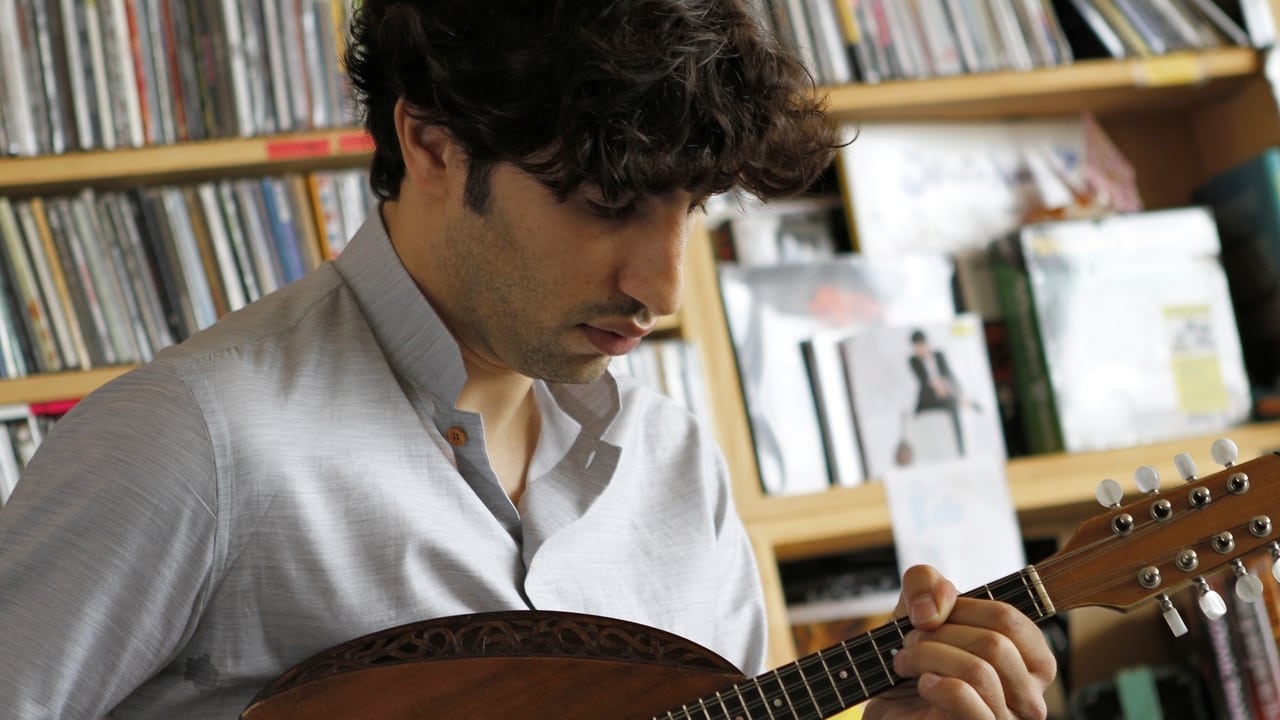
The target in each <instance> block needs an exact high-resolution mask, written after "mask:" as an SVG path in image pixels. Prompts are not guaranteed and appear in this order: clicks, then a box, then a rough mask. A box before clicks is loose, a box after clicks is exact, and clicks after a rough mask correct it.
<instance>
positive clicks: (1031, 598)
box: [654, 566, 1054, 720]
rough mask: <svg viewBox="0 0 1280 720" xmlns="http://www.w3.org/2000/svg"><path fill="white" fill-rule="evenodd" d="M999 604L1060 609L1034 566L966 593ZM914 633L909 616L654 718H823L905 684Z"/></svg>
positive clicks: (1048, 611) (1030, 610)
mask: <svg viewBox="0 0 1280 720" xmlns="http://www.w3.org/2000/svg"><path fill="white" fill-rule="evenodd" d="M965 597H980V598H988V599H991V600H999V601H1002V602H1006V603H1009V604H1010V605H1013V606H1014V607H1016V608H1018V609H1019V610H1020V611H1022V613H1023V614H1025V615H1026V616H1027V617H1030V618H1031V619H1032V620H1035V621H1036V622H1039V621H1040V620H1043V619H1045V618H1047V617H1049V616H1050V615H1053V613H1054V609H1053V607H1052V606H1051V605H1050V604H1049V602H1048V599H1047V597H1046V596H1045V594H1044V590H1043V588H1042V587H1041V586H1040V583H1039V576H1038V575H1037V573H1036V569H1035V567H1034V566H1029V567H1027V568H1026V569H1024V570H1020V571H1018V572H1016V573H1014V574H1012V575H1009V576H1006V577H1004V578H1001V579H1000V580H997V581H995V582H993V583H990V584H988V585H983V586H982V587H980V588H978V589H976V590H973V591H971V592H968V593H965ZM910 630H911V623H910V621H908V620H907V619H906V618H903V619H900V620H895V621H893V622H890V623H888V624H885V625H882V626H880V627H878V628H876V629H874V630H872V631H871V632H868V633H866V634H864V635H859V636H856V637H853V638H851V639H849V640H845V641H844V642H841V643H839V644H837V645H833V646H832V647H829V648H826V649H824V650H821V651H819V652H817V653H814V654H812V655H806V656H805V657H802V658H800V659H799V660H797V661H795V662H793V663H790V664H788V665H783V666H781V667H778V668H776V669H774V670H770V671H769V672H766V673H765V674H763V675H758V676H756V677H754V678H752V679H750V680H746V681H744V682H741V683H738V684H737V685H733V686H732V687H728V688H725V689H724V690H721V691H719V692H717V693H716V694H715V695H711V696H708V697H704V698H701V699H700V700H698V701H697V702H694V703H691V704H689V705H686V706H684V707H682V708H680V709H679V710H674V711H672V712H669V713H667V714H666V715H661V716H658V717H655V718H654V720H689V719H690V718H696V719H699V720H822V719H823V718H829V717H831V716H832V715H835V714H836V713H838V712H840V711H841V710H845V709H848V708H851V707H853V706H854V705H857V704H858V703H860V702H863V701H864V700H868V699H870V698H872V697H875V696H876V695H878V694H880V693H882V692H884V691H886V690H889V689H890V688H892V687H894V686H896V685H898V684H900V683H902V682H903V679H902V678H901V677H899V676H898V674H897V673H895V672H894V671H893V656H894V654H895V653H897V652H898V651H899V650H901V649H902V643H903V640H904V639H905V638H906V634H907V632H908V631H910Z"/></svg>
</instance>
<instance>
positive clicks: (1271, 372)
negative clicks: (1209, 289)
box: [1192, 147, 1280, 388]
mask: <svg viewBox="0 0 1280 720" xmlns="http://www.w3.org/2000/svg"><path fill="white" fill-rule="evenodd" d="M1192 200H1193V201H1195V202H1197V203H1201V204H1204V205H1207V206H1209V208H1210V209H1212V211H1213V218H1214V222H1215V223H1216V224H1217V228H1218V238H1219V240H1220V241H1221V243H1222V267H1223V269H1224V271H1225V272H1226V274H1227V282H1228V285H1229V287H1230V290H1231V303H1232V306H1233V307H1234V308H1235V313H1236V322H1237V323H1238V324H1239V327H1240V342H1241V345H1242V346H1243V351H1244V361H1245V367H1246V368H1248V371H1249V379H1250V381H1251V382H1252V383H1253V384H1254V385H1255V386H1257V387H1262V388H1274V387H1276V386H1277V384H1278V383H1280V148H1276V147H1271V148H1267V149H1266V150H1264V151H1263V152H1262V153H1260V154H1258V155H1255V156H1254V157H1251V158H1249V159H1247V160H1245V161H1244V162H1242V163H1239V164H1237V165H1236V166H1234V167H1232V168H1230V169H1228V170H1226V171H1224V172H1222V173H1219V174H1218V175H1216V176H1215V177H1213V178H1211V179H1210V180H1208V181H1207V182H1205V183H1204V184H1202V185H1201V186H1199V187H1198V188H1196V190H1195V191H1194V192H1193V193H1192Z"/></svg>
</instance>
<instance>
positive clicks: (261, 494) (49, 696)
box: [0, 214, 765, 720]
mask: <svg viewBox="0 0 1280 720" xmlns="http://www.w3.org/2000/svg"><path fill="white" fill-rule="evenodd" d="M464 380H465V374H464V370H463V366H462V361H461V357H460V355H459V350H458V347H457V344H456V343H455V342H454V340H453V338H452V336H451V335H450V334H449V333H448V332H447V330H446V329H445V327H444V326H443V325H442V324H441V322H440V319H439V317H438V316H437V315H436V314H435V312H434V311H433V310H432V308H431V306H430V305H429V303H427V301H426V300H425V299H424V297H423V296H422V294H421V293H420V292H419V291H418V289H417V288H416V286H415V285H414V283H413V281H412V279H411V278H410V277H409V275H408V274H407V273H406V272H405V270H404V268H403V267H402V266H401V265H400V262H399V259H398V258H397V256H396V254H395V251H394V249H393V248H392V246H391V243H390V240H389V239H388V238H387V235H386V231H385V229H384V228H383V227H382V224H381V221H380V219H379V218H378V216H377V214H375V215H374V216H373V217H372V218H371V219H370V221H369V222H368V223H366V224H365V225H364V227H363V228H361V230H360V231H359V232H358V233H357V234H356V236H355V238H354V239H353V240H352V242H351V243H350V244H349V245H348V247H347V248H346V249H345V251H344V252H343V254H342V256H341V257H340V258H338V259H337V260H336V261H334V262H332V263H327V264H325V265H323V266H322V267H321V268H320V269H319V270H317V271H316V272H314V273H312V274H311V275H309V276H308V277H306V278H304V279H303V280H301V281H299V282H297V283H294V284H293V285H291V286H289V287H287V288H285V289H283V290H281V291H280V292H277V293H275V294H273V295H271V296H269V297H267V298H264V299H263V300H261V301H259V302H257V303H255V304H253V305H251V306H249V307H248V308H246V309H244V310H242V311H240V312H237V313H233V314H232V315H230V316H228V317H227V318H225V319H223V320H222V321H221V322H219V323H218V324H217V325H215V326H214V327H213V328H211V329H209V330H207V331H205V332H202V333H199V334H197V335H196V336H194V337H192V338H191V339H190V340H188V341H187V342H184V343H182V344H181V345H178V346H176V347H173V348H170V349H169V350H166V351H165V352H163V353H161V355H160V356H159V357H158V358H157V359H156V360H155V361H154V362H152V363H150V364H148V365H146V366H143V367H141V368H139V369H137V370H134V371H132V372H130V373H128V374H126V375H124V376H122V377H121V378H119V379H117V380H115V381H113V382H111V383H109V384H107V385H106V386H104V387H102V388H101V389H99V390H98V391H96V392H94V393H93V394H91V395H90V396H89V397H88V398H86V399H85V400H84V401H83V402H81V403H80V404H79V405H78V406H77V407H76V408H75V409H74V410H72V412H70V413H69V414H68V415H67V416H66V417H65V418H63V419H62V420H61V421H59V423H58V424H57V426H56V427H55V428H54V430H53V431H52V432H51V433H50V434H49V436H48V437H47V438H46V440H45V442H44V445H43V446H42V447H41V449H40V451H39V452H38V453H37V455H36V457H35V458H34V459H33V460H32V462H31V464H30V465H29V467H28V468H27V471H26V473H25V475H24V477H23V479H22V481H21V482H20V483H19V485H18V488H17V490H16V491H15V493H14V495H13V497H12V499H11V501H10V503H9V504H8V505H6V506H5V507H4V509H3V510H0V713H2V714H3V715H4V717H6V718H18V719H20V720H34V719H36V718H40V719H44V718H58V719H59V720H76V719H78V718H86V719H93V718H99V717H101V716H102V715H103V714H104V713H108V712H110V713H111V717H113V718H120V719H121V720H124V719H133V718H164V719H166V720H168V719H171V718H190V719H201V718H219V719H226V718H235V717H236V716H237V715H238V714H239V712H240V711H241V710H242V709H243V708H244V707H245V705H246V704H247V703H248V702H249V700H250V699H251V698H252V696H253V695H254V694H256V692H257V691H258V690H260V689H261V688H262V687H263V686H265V685H266V684H267V683H268V682H269V681H270V680H271V679H273V678H274V677H276V676H277V675H279V674H280V673H281V672H283V671H284V670H285V669H287V668H288V667H290V666H292V665H294V664H296V663H297V662H299V661H301V660H303V659H305V658H307V657H309V656H310V655H312V654H314V653H316V652H319V651H320V650H323V649H325V648H328V647H331V646H333V645H336V644H338V643H340V642H343V641H346V640H349V639H351V638H354V637H357V636H359V635H363V634H365V633H369V632H372V631H375V630H379V629H382V628H386V627H390V626H394V625H399V624H403V623H408V622H413V621H416V620H421V619H426V618H432V617H440V616H447V615H454V614H460V613H467V612H478V611H489V610H520V609H539V610H564V611H574V612H586V613H592V614H597V615H607V616H611V617H617V618H623V619H626V620H631V621H634V622H640V623H644V624H647V625H652V626H656V627H660V628H663V629H666V630H669V631H671V632H674V633H677V634H679V635H682V636H684V637H687V638H689V639H691V640H694V641H696V642H699V643H701V644H703V645H705V646H707V647H709V648H711V649H712V650H714V651H716V652H718V653H719V654H721V655H722V656H724V657H725V658H727V659H729V660H730V661H731V662H733V663H735V664H737V665H738V666H739V667H740V668H742V669H743V670H744V671H746V672H747V673H749V674H752V673H756V672H758V671H760V670H761V669H762V666H763V662H764V636H765V627H764V623H765V621H764V610H763V602H762V598H761V590H760V585H759V579H758V575H757V572H756V566H755V564H754V560H753V558H752V554H751V549H750V544H749V543H748V541H747V537H746V533H745V531H744V529H743V527H742V525H741V523H740V521H739V520H738V518H737V516H736V514H735V512H734V509H733V503H732V498H731V495H730V489H729V483H728V481H727V473H726V471H725V466H724V463H723V459H722V457H721V456H720V453H719V450H718V449H717V447H716V445H715V443H714V440H713V438H712V437H711V436H710V434H709V433H708V432H706V430H704V429H703V428H701V427H699V426H698V425H697V424H696V423H695V421H694V420H693V419H692V418H691V417H690V416H689V415H688V413H686V412H685V411H684V410H682V409H680V408H679V407H677V406H676V405H675V404H674V403H672V402H670V401H668V400H667V399H665V398H664V397H662V396H661V395H659V394H657V393H655V392H653V391H650V390H648V389H646V388H643V387H640V386H637V385H635V384H633V383H630V382H627V381H624V380H615V379H614V378H613V377H612V376H610V375H607V374H606V375H605V376H604V377H602V378H601V379H599V380H597V381H595V382H592V383H589V384H586V385H555V384H546V383H541V382H538V383H536V384H535V392H536V397H537V402H538V407H539V409H540V411H541V413H542V418H543V423H542V431H541V435H540V437H539V439H538V445H537V449H536V451H535V454H534V457H533V461H532V465H531V467H530V470H529V474H528V484H527V489H526V491H525V494H524V496H523V499H522V500H521V503H520V507H519V508H518V509H517V508H516V507H515V506H513V505H512V503H511V501H510V499H509V498H508V496H507V495H506V493H505V492H504V491H503V489H502V487H501V486H500V484H499V483H498V480H497V478H496V477H495V475H494V473H493V470H492V469H491V467H490V465H489V461H488V457H487V454H486V452H485V435H484V430H483V427H482V426H481V422H480V418H479V416H478V415H475V414H473V413H469V412H463V411H459V410H457V409H456V408H455V407H454V402H455V400H456V398H457V396H458V392H459V390H460V389H461V388H462V385H463V382H464ZM451 428H457V429H461V430H463V431H464V432H465V434H466V438H467V439H466V442H465V443H464V444H462V445H461V446H459V447H456V448H455V447H454V446H452V445H450V444H449V442H448V441H447V440H446V439H445V438H446V433H447V431H448V430H449V429H451ZM476 691H477V692H482V691H483V690H482V689H480V688H477V689H476Z"/></svg>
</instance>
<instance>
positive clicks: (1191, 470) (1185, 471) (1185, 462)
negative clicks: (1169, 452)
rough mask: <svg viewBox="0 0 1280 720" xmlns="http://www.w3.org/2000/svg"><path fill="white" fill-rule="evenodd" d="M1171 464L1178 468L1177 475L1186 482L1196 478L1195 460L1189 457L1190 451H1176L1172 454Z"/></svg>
mask: <svg viewBox="0 0 1280 720" xmlns="http://www.w3.org/2000/svg"><path fill="white" fill-rule="evenodd" d="M1173 466H1174V467H1175V468H1177V470H1178V477H1180V478H1182V479H1183V480H1185V481H1186V482H1191V481H1192V480H1195V479H1196V462H1195V461H1194V460H1192V459H1191V453H1178V454H1177V455H1175V456H1173Z"/></svg>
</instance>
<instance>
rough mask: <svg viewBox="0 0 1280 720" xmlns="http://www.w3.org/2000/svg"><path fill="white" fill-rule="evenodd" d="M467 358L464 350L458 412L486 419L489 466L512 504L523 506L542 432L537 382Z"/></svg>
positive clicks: (486, 444) (485, 431)
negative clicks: (464, 371)
mask: <svg viewBox="0 0 1280 720" xmlns="http://www.w3.org/2000/svg"><path fill="white" fill-rule="evenodd" d="M467 355H468V353H467V352H466V351H465V350H464V351H463V357H464V365H466V368H467V382H466V384H465V385H463V387H462V392H461V393H459V394H458V401H457V406H458V409H459V410H468V411H470V412H474V413H478V414H479V415H480V417H481V418H482V419H483V422H484V435H485V448H486V450H488V454H489V464H490V465H491V466H492V468H493V472H494V474H495V475H497V476H498V480H499V481H500V482H501V483H502V487H503V489H504V490H506V491H507V495H508V496H509V497H510V498H511V502H512V503H514V504H516V505H519V504H520V498H521V496H522V495H523V494H524V487H525V475H526V473H527V472H528V470H529V462H530V461H531V460H532V458H533V451H534V449H535V448H536V447H537V443H538V432H539V430H540V429H541V420H540V417H539V415H538V406H537V402H536V401H535V400H534V396H533V380H531V379H530V378H527V377H525V376H523V375H520V374H518V373H514V372H512V371H509V370H507V371H501V372H499V371H495V370H494V369H493V368H492V367H485V366H484V365H483V364H482V363H476V362H472V361H470V360H468V359H466V358H467Z"/></svg>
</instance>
